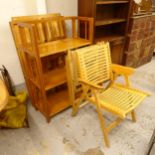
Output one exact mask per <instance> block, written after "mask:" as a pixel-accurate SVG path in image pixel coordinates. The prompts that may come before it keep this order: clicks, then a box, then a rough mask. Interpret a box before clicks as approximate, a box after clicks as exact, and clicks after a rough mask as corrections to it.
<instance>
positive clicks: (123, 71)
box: [112, 64, 135, 76]
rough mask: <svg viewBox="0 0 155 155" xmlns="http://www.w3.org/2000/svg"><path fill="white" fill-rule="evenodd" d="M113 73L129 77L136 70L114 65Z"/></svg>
mask: <svg viewBox="0 0 155 155" xmlns="http://www.w3.org/2000/svg"><path fill="white" fill-rule="evenodd" d="M112 71H113V72H114V73H116V74H118V75H126V76H129V75H131V74H133V73H134V71H135V69H134V68H131V67H126V66H121V65H116V64H112Z"/></svg>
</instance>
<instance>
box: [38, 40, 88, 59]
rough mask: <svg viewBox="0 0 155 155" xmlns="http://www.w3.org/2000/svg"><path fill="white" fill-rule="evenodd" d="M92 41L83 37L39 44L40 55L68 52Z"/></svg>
mask: <svg viewBox="0 0 155 155" xmlns="http://www.w3.org/2000/svg"><path fill="white" fill-rule="evenodd" d="M89 44H90V41H89V40H86V39H81V38H67V39H62V40H58V41H52V42H49V43H44V44H40V45H39V53H40V57H46V56H49V55H52V54H56V53H60V52H66V51H67V50H71V49H75V48H78V47H82V46H86V45H89Z"/></svg>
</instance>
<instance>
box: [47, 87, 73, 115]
mask: <svg viewBox="0 0 155 155" xmlns="http://www.w3.org/2000/svg"><path fill="white" fill-rule="evenodd" d="M47 99H48V107H49V111H50V112H49V115H50V116H53V115H55V114H57V113H58V112H60V111H62V110H64V109H66V108H68V107H70V106H71V105H70V103H69V95H68V91H67V89H66V90H61V91H60V92H56V93H54V94H48V95H47Z"/></svg>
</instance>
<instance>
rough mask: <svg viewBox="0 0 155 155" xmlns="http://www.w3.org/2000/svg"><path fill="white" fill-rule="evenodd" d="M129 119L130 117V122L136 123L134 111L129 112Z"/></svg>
mask: <svg viewBox="0 0 155 155" xmlns="http://www.w3.org/2000/svg"><path fill="white" fill-rule="evenodd" d="M131 117H132V121H133V122H136V114H135V111H134V110H133V111H132V112H131Z"/></svg>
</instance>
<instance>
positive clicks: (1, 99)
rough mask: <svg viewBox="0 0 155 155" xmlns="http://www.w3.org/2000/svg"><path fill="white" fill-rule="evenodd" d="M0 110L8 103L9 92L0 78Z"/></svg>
mask: <svg viewBox="0 0 155 155" xmlns="http://www.w3.org/2000/svg"><path fill="white" fill-rule="evenodd" d="M0 92H1V93H0V111H2V110H3V109H4V108H5V106H6V105H7V103H8V99H9V93H8V91H7V89H6V86H5V85H4V83H3V81H2V80H1V79H0Z"/></svg>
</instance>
